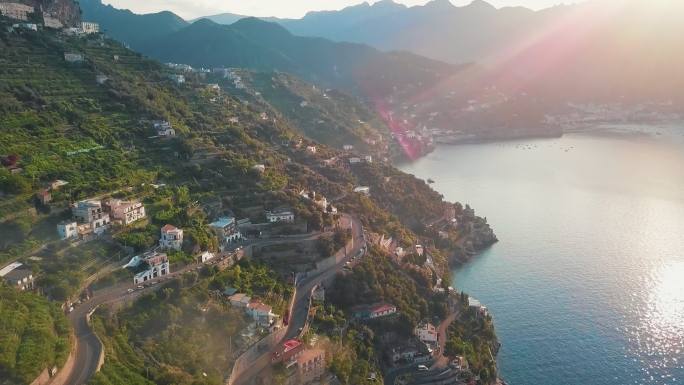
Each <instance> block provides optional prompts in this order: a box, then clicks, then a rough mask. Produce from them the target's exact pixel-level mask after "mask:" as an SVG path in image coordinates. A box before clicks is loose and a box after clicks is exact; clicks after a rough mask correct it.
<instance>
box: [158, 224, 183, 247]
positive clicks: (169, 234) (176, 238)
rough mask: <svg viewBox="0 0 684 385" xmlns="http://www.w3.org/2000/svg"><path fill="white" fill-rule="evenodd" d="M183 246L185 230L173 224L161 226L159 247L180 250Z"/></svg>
mask: <svg viewBox="0 0 684 385" xmlns="http://www.w3.org/2000/svg"><path fill="white" fill-rule="evenodd" d="M182 246H183V230H181V229H179V228H177V227H176V226H173V225H165V226H164V227H162V228H161V237H160V238H159V247H161V248H162V249H173V250H180V249H181V247H182Z"/></svg>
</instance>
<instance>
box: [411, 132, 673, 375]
mask: <svg viewBox="0 0 684 385" xmlns="http://www.w3.org/2000/svg"><path fill="white" fill-rule="evenodd" d="M402 168H403V169H404V171H407V172H409V173H412V174H414V175H416V176H418V177H420V178H423V179H427V178H432V179H434V180H435V182H436V183H435V185H434V188H435V189H437V190H438V191H440V192H441V193H443V194H444V195H445V197H446V198H447V199H450V200H458V201H461V202H467V203H470V204H471V205H472V206H473V208H475V209H476V211H477V212H478V214H479V215H482V216H486V217H487V218H488V220H489V222H490V224H491V225H492V226H493V227H494V229H495V231H496V233H497V235H498V237H499V239H500V240H501V241H500V243H498V244H497V245H495V246H494V247H492V248H491V249H490V250H488V251H486V252H485V253H483V254H482V255H481V256H479V257H478V258H477V259H475V260H474V261H473V262H471V263H470V264H468V265H467V266H465V267H463V268H461V269H459V270H458V271H456V272H455V273H454V275H455V283H456V286H457V287H459V289H463V290H465V291H466V292H468V293H469V294H471V295H472V296H474V297H476V298H477V299H479V300H480V301H482V302H483V303H485V304H486V305H487V306H488V307H489V309H490V311H491V313H492V314H493V317H494V319H495V325H496V330H497V334H498V336H499V339H500V341H501V342H502V344H503V346H502V350H501V352H500V353H499V356H498V361H499V370H500V374H501V375H502V376H503V378H504V379H505V380H507V382H509V383H510V384H511V385H522V384H535V385H543V384H549V385H551V384H554V385H558V384H601V385H602V384H612V385H614V384H658V385H665V384H667V385H670V384H684V140H683V139H682V138H681V137H679V136H658V137H656V136H653V137H648V136H635V135H622V136H617V135H604V136H588V135H573V136H566V137H564V138H561V139H554V140H534V141H524V142H510V143H505V144H478V145H464V146H445V147H440V148H439V149H438V150H437V151H435V152H434V153H432V154H430V155H429V156H428V157H426V158H423V159H421V160H419V161H418V162H415V163H413V164H410V165H405V166H404V167H402Z"/></svg>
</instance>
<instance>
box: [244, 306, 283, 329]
mask: <svg viewBox="0 0 684 385" xmlns="http://www.w3.org/2000/svg"><path fill="white" fill-rule="evenodd" d="M247 314H249V315H250V316H251V317H252V318H253V319H254V321H256V323H257V325H259V326H263V327H269V326H271V325H272V324H273V323H274V322H275V320H276V318H277V316H276V315H275V314H273V309H272V308H271V307H270V306H268V305H266V304H264V303H261V302H259V301H255V302H250V303H249V304H248V305H247Z"/></svg>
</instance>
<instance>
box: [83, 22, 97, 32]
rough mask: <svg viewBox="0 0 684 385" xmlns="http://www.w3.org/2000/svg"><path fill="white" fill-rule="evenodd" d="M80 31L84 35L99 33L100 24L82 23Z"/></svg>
mask: <svg viewBox="0 0 684 385" xmlns="http://www.w3.org/2000/svg"><path fill="white" fill-rule="evenodd" d="M81 31H82V32H83V33H84V34H86V35H90V34H93V33H99V32H100V24H98V23H93V22H91V21H82V22H81Z"/></svg>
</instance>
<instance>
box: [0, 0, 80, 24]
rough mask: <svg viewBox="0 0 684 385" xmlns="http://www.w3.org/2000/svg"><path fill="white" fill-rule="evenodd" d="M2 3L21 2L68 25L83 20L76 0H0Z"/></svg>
mask: <svg viewBox="0 0 684 385" xmlns="http://www.w3.org/2000/svg"><path fill="white" fill-rule="evenodd" d="M0 3H21V4H26V5H30V6H32V7H34V8H35V9H36V10H37V11H38V13H40V12H43V13H45V14H47V15H50V16H52V17H54V18H56V19H58V20H59V21H60V22H62V24H64V25H65V26H68V27H72V26H76V25H77V24H78V23H80V22H81V8H80V7H79V6H78V3H77V2H76V1H74V0H0Z"/></svg>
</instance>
